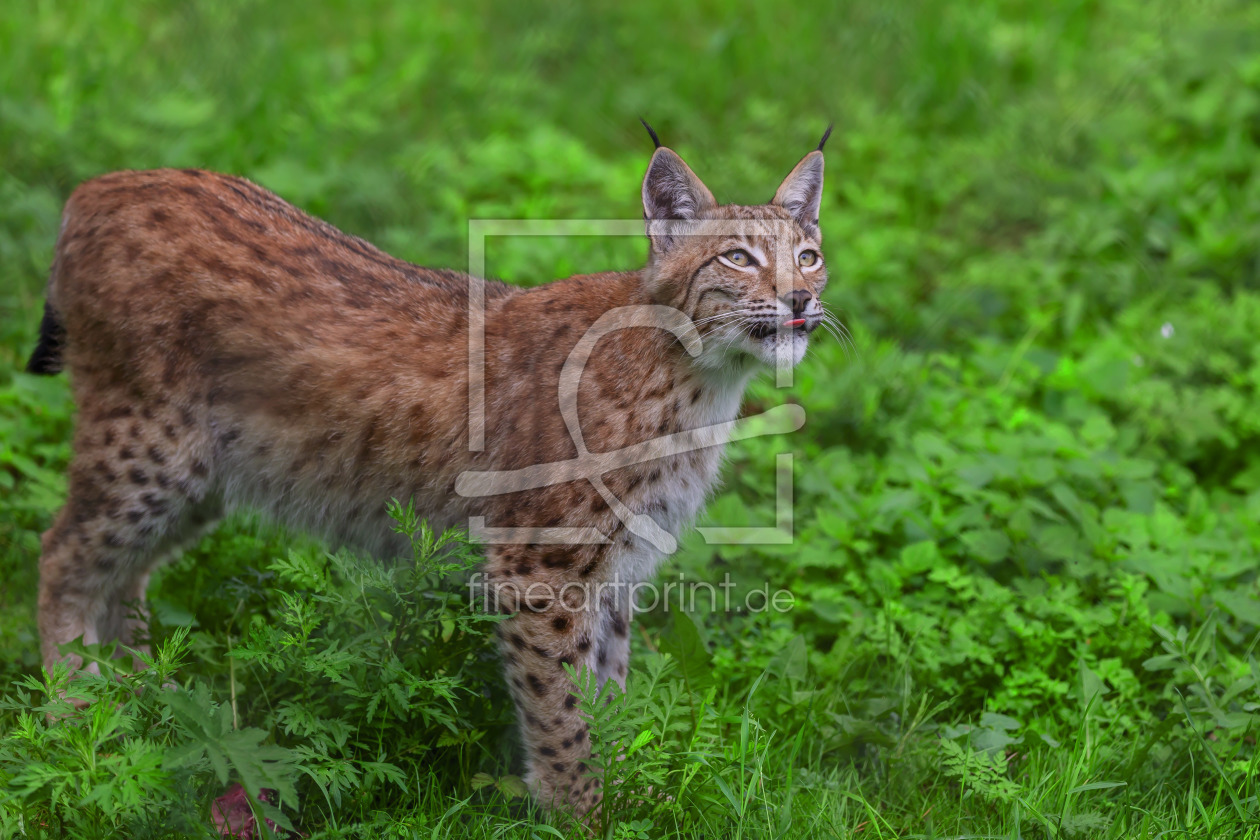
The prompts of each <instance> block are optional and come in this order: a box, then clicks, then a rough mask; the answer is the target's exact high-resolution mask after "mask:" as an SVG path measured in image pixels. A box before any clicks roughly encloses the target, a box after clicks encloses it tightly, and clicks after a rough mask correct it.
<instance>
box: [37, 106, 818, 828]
mask: <svg viewBox="0 0 1260 840" xmlns="http://www.w3.org/2000/svg"><path fill="white" fill-rule="evenodd" d="M649 131H650V129H649ZM652 136H653V139H654V140H655V139H656V137H655V134H653V135H652ZM823 141H824V142H825V141H826V135H824V137H823ZM822 184H823V155H822V143H820V144H819V147H818V150H816V151H812V152H810V153H809V154H807V155H806V156H805V157H804V158H803V159H802V160H801V161H800V163H799V164H797V166H796V167H795V169H793V170H792V172H791V173H790V174H789V175H788V176H787V178H786V179H785V180H784V181H783V183H782V185H781V186H780V187H779V188H778V191H777V192H776V193H775V195H774V198H773V200H772V201H771V202H770V203H768V204H764V205H760V206H738V205H719V204H718V203H717V202H716V201H715V200H714V198H713V195H712V194H711V193H710V192H709V190H708V189H707V188H706V187H705V186H704V184H703V183H702V182H701V181H700V180H699V178H697V177H696V176H695V174H694V173H693V172H692V171H691V169H690V168H688V166H687V165H686V164H685V163H684V162H683V160H682V159H681V158H680V157H679V156H678V155H677V154H675V153H674V152H673V151H671V150H670V149H668V148H665V147H661V146H660V144H659V141H658V143H657V149H656V152H655V153H654V154H653V156H652V159H651V163H650V164H649V166H648V170H647V174H646V176H645V178H644V181H643V190H642V193H643V213H644V217H645V219H646V225H647V234H648V239H649V254H648V260H647V264H646V266H645V267H644V268H642V269H640V270H638V271H628V272H609V273H603V274H591V275H583V276H576V277H570V278H567V279H564V280H556V281H554V282H552V283H549V284H546V285H543V286H539V287H536V288H532V289H522V288H514V287H511V286H508V285H505V284H502V283H497V282H493V281H485V280H481V279H478V278H474V277H470V276H467V275H465V274H460V273H457V272H454V271H447V270H443V269H429V268H421V267H418V266H415V265H411V264H409V263H406V262H403V261H401V260H397V259H395V258H393V257H391V256H389V255H387V254H385V253H383V252H381V251H379V250H377V249H376V248H374V247H373V246H372V245H370V244H368V243H367V242H364V241H363V240H361V239H358V238H355V237H353V236H348V235H346V234H344V233H342V232H340V231H338V230H337V229H335V228H333V227H331V226H330V225H328V224H325V223H324V222H321V221H319V220H317V219H314V218H312V217H310V216H308V215H306V214H305V213H303V212H301V211H299V210H297V209H295V208H294V207H292V206H291V205H289V204H287V203H285V202H284V201H282V200H281V199H279V198H278V197H276V196H275V195H273V194H272V193H269V192H267V191H265V190H263V189H260V188H259V187H257V186H255V185H254V184H252V183H250V182H248V181H246V180H243V179H241V178H236V177H231V176H226V175H218V174H214V173H210V172H205V171H202V170H196V169H185V170H168V169H164V170H154V171H148V172H115V173H112V174H109V175H104V176H102V177H99V178H96V179H94V180H92V181H89V182H87V183H85V184H83V185H82V186H80V187H79V188H78V189H76V190H75V192H74V193H73V195H71V197H70V199H69V201H68V202H67V203H66V207H65V211H64V215H63V219H62V226H61V233H60V236H59V238H58V241H57V248H56V255H55V259H54V262H53V266H52V272H51V279H50V282H49V285H48V300H47V305H46V309H45V315H44V321H43V324H42V327H41V337H40V343H39V346H38V348H37V349H36V351H35V353H34V355H33V356H32V358H31V360H30V364H29V369H30V370H31V371H34V372H39V373H48V374H52V373H56V372H58V371H60V370H62V369H63V368H64V369H65V370H67V371H68V372H69V375H70V381H71V384H72V387H73V391H74V395H75V399H76V401H77V404H78V408H79V417H78V424H77V428H76V431H75V436H74V458H73V461H72V463H71V466H70V476H69V497H68V499H67V500H66V504H65V507H64V508H63V509H62V510H61V512H60V514H59V515H58V516H57V518H56V520H55V522H54V523H53V525H52V527H51V528H50V529H49V530H48V531H47V532H46V533H45V534H44V536H43V545H42V549H43V550H42V556H41V557H40V586H39V630H40V635H41V639H42V650H43V657H44V662H45V664H47V665H49V666H51V665H52V664H53V663H54V662H55V661H57V660H58V659H60V658H61V657H62V654H61V652H60V649H59V646H60V645H62V644H64V643H66V642H69V641H72V640H74V639H78V638H80V637H81V638H82V639H83V641H84V642H85V643H89V644H90V643H100V642H106V641H110V640H114V639H120V640H122V641H123V642H124V643H131V642H132V639H133V636H134V635H135V631H136V630H137V628H136V626H135V623H136V622H137V621H138V620H139V619H138V618H137V613H136V612H135V611H134V609H133V610H132V611H130V612H129V608H128V607H129V605H132V606H134V605H135V604H136V603H137V602H140V603H142V602H143V597H144V591H145V584H146V582H147V580H148V576H149V573H150V572H151V570H152V569H153V568H154V566H155V564H157V563H159V562H160V561H162V560H163V559H164V558H165V557H168V556H170V555H171V554H172V553H173V552H175V551H178V550H179V548H180V547H181V546H184V545H187V544H188V543H189V542H190V541H193V540H195V539H196V538H197V536H198V535H199V534H201V533H203V532H204V531H205V530H206V529H207V528H209V527H211V526H212V525H213V524H214V523H215V522H216V521H217V520H218V519H219V518H220V517H221V516H222V515H223V514H224V513H225V512H226V511H231V510H233V509H237V508H251V509H257V510H260V511H262V512H264V513H265V514H267V515H270V516H271V517H274V518H275V519H277V520H279V521H282V522H284V523H287V524H290V525H293V526H295V527H299V528H304V529H307V530H310V531H312V532H315V533H318V534H321V535H323V536H324V537H326V538H327V539H329V540H330V541H333V542H335V543H338V544H347V545H352V546H355V547H357V548H359V549H361V550H366V551H370V552H375V553H378V554H380V555H383V556H388V555H390V554H392V553H394V552H396V551H397V549H398V548H399V546H398V545H397V544H396V543H395V542H394V540H395V539H397V538H398V537H397V535H396V534H394V533H392V531H391V529H390V528H389V523H388V521H387V517H386V510H385V508H386V505H385V503H386V501H387V500H389V499H390V498H397V499H403V500H407V499H414V500H415V503H416V507H417V509H418V510H419V511H421V512H422V514H423V515H424V516H425V517H426V518H427V519H428V520H429V521H430V522H431V523H432V524H433V525H434V526H436V527H443V526H448V525H465V524H467V522H468V517H470V516H479V517H484V518H485V522H486V523H487V524H488V525H492V526H494V527H496V528H508V529H513V528H516V529H537V528H549V529H560V528H585V529H594V530H595V531H598V533H599V534H601V535H602V538H601V539H600V540H598V541H591V542H589V543H586V544H565V543H547V542H537V541H535V542H526V541H524V540H526V539H534V540H536V539H537V537H526V538H522V541H519V542H516V543H515V544H493V545H490V546H488V547H487V557H486V564H485V570H484V571H485V576H486V579H487V580H488V581H489V582H490V585H491V586H492V587H495V586H499V587H502V588H503V590H504V591H509V590H510V591H513V592H530V593H534V592H561V591H565V588H566V586H568V585H573V584H577V585H580V586H583V587H589V586H592V585H597V584H600V583H606V582H609V581H614V580H620V581H630V582H635V581H642V580H645V579H647V578H648V577H650V576H651V575H652V574H653V571H654V569H655V568H656V565H657V563H658V562H659V561H660V559H661V557H662V555H663V553H664V552H663V551H662V549H661V542H660V541H659V540H655V541H654V540H652V539H648V538H646V537H645V536H644V529H643V528H642V527H633V526H634V522H635V521H638V522H639V523H641V524H642V523H648V524H650V525H651V526H652V527H654V528H658V529H659V531H660V532H663V533H666V534H669V535H677V534H679V533H680V532H681V530H682V529H683V528H685V527H686V526H687V524H688V523H689V522H690V521H691V520H692V519H693V518H694V517H695V515H696V513H697V512H698V510H699V509H700V507H701V505H702V504H703V502H704V499H705V497H706V494H707V493H708V492H709V490H710V489H711V487H712V486H713V483H714V481H715V478H716V476H717V471H718V466H719V460H720V457H721V449H722V446H721V441H720V440H717V441H714V440H710V441H708V442H707V445H704V446H699V447H695V448H692V449H690V451H682V452H671V453H664V452H663V453H662V454H661V456H660V457H656V458H651V459H648V460H644V461H640V462H637V463H632V464H628V465H625V466H619V467H617V468H615V469H613V470H611V471H609V472H607V473H605V474H603V475H601V476H599V481H592V480H587V479H585V478H583V479H578V480H572V479H569V480H564V477H563V476H561V477H559V478H557V480H556V481H553V482H542V483H541V484H542V485H543V486H531V487H530V488H528V489H521V490H515V491H511V492H497V493H494V494H486V495H475V496H473V495H461V494H460V493H459V492H457V489H456V484H457V481H458V479H459V476H460V475H461V474H464V473H468V472H470V471H510V470H520V469H523V468H526V467H530V466H532V465H540V464H554V463H558V462H565V461H569V460H572V459H574V458H575V457H576V456H577V455H578V454H579V452H578V449H577V444H576V443H575V437H580V439H581V440H582V441H583V442H584V446H585V447H586V448H587V449H589V451H590V452H592V453H602V452H610V451H613V450H619V449H624V448H626V447H631V446H635V445H637V444H642V443H644V442H647V441H653V440H659V439H661V438H665V437H668V436H671V435H677V434H679V433H685V432H688V431H690V430H696V429H703V428H708V427H712V426H714V425H717V424H722V423H725V422H728V421H731V420H733V419H734V418H735V417H736V415H737V413H738V410H739V406H740V401H741V399H742V395H743V392H744V388H745V386H746V384H747V382H748V380H749V378H750V377H751V376H752V375H753V374H754V373H755V372H757V371H758V370H763V369H765V368H766V366H774V365H776V364H778V365H793V364H796V363H797V362H799V360H800V359H801V357H802V356H803V355H804V352H805V349H806V346H807V344H808V341H809V336H810V333H811V332H813V331H814V330H815V329H816V328H817V327H818V326H819V325H820V324H821V323H822V322H823V319H824V317H826V313H825V312H824V310H823V308H822V304H821V302H820V300H819V295H820V294H821V293H822V291H823V288H824V286H825V285H826V282H827V270H826V267H825V265H824V262H823V258H822V254H821V247H820V245H821V235H820V232H819V228H818V209H819V203H820V199H821V192H822ZM473 290H476V291H477V292H478V295H477V297H479V298H484V304H485V306H484V321H483V323H484V342H483V346H484V365H483V366H482V368H481V369H482V370H483V371H484V373H483V374H478V381H477V383H476V386H477V387H478V389H479V390H480V391H481V392H483V393H484V426H483V430H482V431H483V432H484V445H481V446H473V445H471V444H472V443H473V441H471V440H470V431H469V430H470V423H469V400H470V365H469V354H470V350H469V347H470V343H469V329H470V310H469V298H470V293H471V292H472V291H473ZM631 307H648V308H654V309H652V310H651V311H659V310H660V308H661V307H669V308H670V309H671V310H672V311H675V312H677V313H681V315H682V316H685V319H686V321H687V323H688V326H689V329H692V328H693V329H694V335H693V338H695V337H698V339H699V341H698V342H696V341H692V342H684V341H680V340H679V338H678V336H677V335H675V334H674V333H673V332H671V331H670V330H668V329H660V328H655V327H653V326H650V325H648V326H643V325H640V326H634V327H630V328H626V329H619V330H615V331H611V332H608V333H607V334H606V335H603V336H602V337H600V338H599V339H598V341H596V342H595V343H594V344H593V345H592V346H591V348H590V351H589V357H588V358H587V359H586V362H585V367H584V370H583V371H582V372H581V376H580V380H579V381H578V382H576V383H575V384H574V386H573V387H574V390H575V393H576V403H577V406H578V407H580V412H579V414H580V424H579V425H580V430H579V431H580V436H575V435H574V434H571V430H570V429H569V428H568V427H567V426H566V422H565V417H564V416H562V407H561V405H560V402H561V400H558V399H557V394H558V393H559V392H560V391H561V390H562V388H563V383H562V381H561V378H562V370H563V369H564V367H565V363H566V360H567V359H569V357H570V354H571V353H572V351H573V350H574V348H575V347H577V346H578V345H579V342H581V341H582V340H583V336H584V334H585V333H586V331H587V330H588V328H590V327H591V326H592V325H594V324H595V323H596V322H597V321H599V320H600V318H601V317H602V316H604V315H605V314H606V313H609V312H611V311H613V310H618V309H622V308H631ZM478 323H481V322H480V320H479V322H478ZM536 484H537V482H536ZM627 514H629V515H627ZM627 521H629V522H630V523H631V524H630V525H629V526H628V525H627ZM522 533H524V532H522ZM531 533H535V534H536V533H537V532H536V531H535V532H531ZM618 591H619V590H617V589H615V588H614V589H609V590H606V591H605V594H603V595H601V596H600V597H599V598H597V599H596V600H595V601H594V602H593V603H591V604H588V605H587V608H585V609H581V610H574V609H571V608H569V607H570V605H566V604H565V603H562V602H561V600H560V599H558V598H550V597H545V596H540V597H537V598H535V597H533V596H530V598H529V603H524V600H525V599H516V601H515V602H514V603H508V604H506V605H505V606H504V608H505V609H506V610H510V611H511V612H512V615H511V617H510V618H507V619H506V620H505V621H504V622H503V623H502V624H500V625H499V628H500V637H501V646H502V653H503V660H504V667H505V671H506V677H507V681H508V683H509V685H510V687H511V692H512V695H513V697H514V699H515V702H516V705H517V710H518V715H519V721H520V726H521V728H522V733H523V740H524V743H525V745H526V748H527V750H528V758H527V761H528V779H529V783H530V786H531V789H532V790H533V792H534V795H535V796H536V797H537V798H538V799H539V801H541V802H542V803H544V804H545V805H548V806H554V807H562V808H567V809H569V810H572V811H574V812H576V813H579V814H585V813H588V812H590V811H591V810H592V809H595V808H597V807H598V805H599V802H600V799H601V795H602V794H601V791H600V790H599V786H598V784H597V783H596V782H595V781H594V780H593V779H592V778H591V777H589V776H588V775H587V774H586V773H585V770H586V763H585V760H586V759H587V758H589V756H590V746H589V737H588V730H587V726H586V724H584V723H583V721H582V719H581V717H580V715H579V714H578V710H577V708H576V698H575V695H574V693H573V690H574V687H573V685H572V682H571V681H570V678H569V677H568V676H567V674H566V672H565V669H564V666H565V665H566V664H568V665H570V666H572V667H574V668H576V669H578V670H579V671H580V670H583V669H589V670H590V671H593V672H594V674H595V675H596V677H597V679H598V680H599V681H600V682H601V683H602V682H603V681H605V680H608V679H612V680H615V681H617V682H619V683H624V679H625V676H626V669H627V660H628V657H629V650H630V641H629V619H630V615H631V609H630V606H631V605H630V604H629V602H628V599H627V598H625V597H618V596H617V595H616V594H615V593H616V592H618ZM608 593H612V594H608ZM75 664H78V663H75Z"/></svg>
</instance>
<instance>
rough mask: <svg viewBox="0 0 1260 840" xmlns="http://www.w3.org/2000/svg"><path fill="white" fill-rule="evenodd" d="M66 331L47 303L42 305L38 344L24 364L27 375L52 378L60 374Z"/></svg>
mask: <svg viewBox="0 0 1260 840" xmlns="http://www.w3.org/2000/svg"><path fill="white" fill-rule="evenodd" d="M65 340H66V330H65V327H63V326H62V324H61V321H60V319H58V318H57V313H55V312H53V309H52V307H51V306H49V305H48V303H45V304H44V320H43V321H41V322H40V324H39V343H38V344H37V345H35V352H34V353H32V354H31V358H30V360H29V361H28V362H27V363H26V372H27V373H38V374H43V375H44V376H52V375H53V374H54V373H61V350H62V347H63V346H64V345H65Z"/></svg>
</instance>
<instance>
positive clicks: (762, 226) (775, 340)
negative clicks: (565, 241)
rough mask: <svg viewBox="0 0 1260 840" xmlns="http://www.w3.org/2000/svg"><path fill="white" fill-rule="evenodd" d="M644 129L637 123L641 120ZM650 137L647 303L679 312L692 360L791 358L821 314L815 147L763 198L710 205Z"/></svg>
mask: <svg viewBox="0 0 1260 840" xmlns="http://www.w3.org/2000/svg"><path fill="white" fill-rule="evenodd" d="M644 126H645V127H647V123H644ZM648 132H649V133H650V134H651V135H652V139H653V141H655V142H656V145H657V148H656V152H655V153H654V154H653V155H652V162H651V163H650V164H649V165H648V170H647V175H646V176H645V177H644V179H643V216H644V218H645V219H646V221H647V235H648V239H649V241H650V243H651V249H650V254H649V257H648V265H647V268H646V270H645V272H644V281H645V283H646V285H647V291H648V294H649V295H650V296H651V298H652V299H653V302H655V303H661V304H665V305H668V306H672V307H674V308H676V309H678V310H681V311H682V312H683V314H685V315H687V316H688V317H689V318H691V319H692V321H693V323H694V324H695V325H696V329H697V330H698V331H699V333H700V335H701V337H702V338H703V341H704V352H703V353H702V355H701V356H700V361H701V363H702V364H705V365H709V366H727V365H730V364H736V365H741V366H742V365H743V364H744V363H745V362H747V361H748V360H749V359H750V358H751V359H755V360H758V361H760V362H763V363H765V364H770V365H778V366H785V365H786V366H791V365H795V364H796V363H798V362H799V361H800V360H801V359H802V358H803V357H804V355H805V350H806V348H807V347H808V346H809V335H810V333H812V332H813V331H814V330H815V329H817V328H818V326H819V325H820V324H822V323H823V319H824V318H825V317H827V316H826V313H825V312H824V311H823V307H822V302H821V301H820V300H819V295H821V294H822V291H823V288H824V287H826V285H827V268H826V265H825V264H824V263H823V256H822V234H821V233H820V231H819V229H818V207H819V203H820V202H821V200H822V185H823V153H822V148H823V145H824V144H825V143H826V142H827V137H828V136H829V135H830V134H831V129H830V128H828V129H827V133H826V134H824V135H823V138H822V141H821V142H820V143H819V144H818V148H817V149H816V150H814V151H812V152H810V153H809V154H807V155H805V157H804V158H802V159H801V162H800V163H798V164H797V165H796V168H795V169H793V170H792V171H791V172H790V173H789V174H788V176H787V178H785V179H784V181H783V183H782V184H780V185H779V189H778V191H777V192H775V194H774V198H773V199H771V201H770V202H769V203H768V204H761V205H757V206H741V205H736V204H718V203H717V201H715V200H714V198H713V193H711V192H709V189H708V187H706V186H705V185H704V183H703V182H702V181H701V180H700V179H699V178H698V177H696V174H695V173H694V172H692V171H691V168H690V167H688V166H687V164H686V163H684V162H683V159H682V158H681V157H679V156H678V154H677V153H675V152H674V151H673V150H672V149H669V148H666V147H664V146H661V145H660V141H659V140H657V137H656V133H655V132H653V131H652V129H651V128H650V127H648Z"/></svg>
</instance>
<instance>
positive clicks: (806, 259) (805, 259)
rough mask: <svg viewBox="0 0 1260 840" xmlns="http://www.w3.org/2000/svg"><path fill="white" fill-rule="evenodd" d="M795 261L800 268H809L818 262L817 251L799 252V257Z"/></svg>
mask: <svg viewBox="0 0 1260 840" xmlns="http://www.w3.org/2000/svg"><path fill="white" fill-rule="evenodd" d="M796 261H797V262H798V263H800V264H801V265H802V266H804V267H805V268H809V267H810V266H811V265H813V264H815V263H816V262H818V252H817V251H801V255H800V256H799V257H797V258H796Z"/></svg>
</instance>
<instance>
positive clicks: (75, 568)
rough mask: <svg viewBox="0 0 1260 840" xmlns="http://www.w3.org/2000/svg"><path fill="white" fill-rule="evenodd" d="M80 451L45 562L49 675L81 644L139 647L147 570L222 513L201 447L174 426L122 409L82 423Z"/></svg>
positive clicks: (47, 539) (42, 596) (48, 536)
mask: <svg viewBox="0 0 1260 840" xmlns="http://www.w3.org/2000/svg"><path fill="white" fill-rule="evenodd" d="M146 413H148V414H150V415H152V414H153V412H152V411H148V412H146ZM189 425H190V426H191V423H190V424H189ZM75 444H76V445H75V449H76V456H75V459H74V461H73V463H72V464H71V468H70V482H69V488H70V492H69V497H68V499H67V501H66V505H65V507H64V508H63V509H62V510H61V512H60V514H58V516H57V518H56V520H55V522H54V524H53V526H52V528H50V529H49V530H48V531H47V532H46V533H45V534H44V535H43V540H42V553H41V556H40V561H39V570H40V580H39V631H40V640H41V651H42V654H43V659H44V665H45V667H47V668H51V667H52V665H53V664H54V663H55V662H57V661H58V660H59V659H61V658H62V656H61V653H60V651H59V646H60V645H63V644H65V643H66V642H70V641H73V640H74V639H78V638H82V639H83V641H84V642H85V643H88V644H94V643H103V642H109V641H112V640H115V639H118V640H121V641H122V642H123V643H124V644H128V645H134V644H135V642H136V641H137V631H138V630H142V629H143V627H144V613H143V598H144V589H145V585H146V583H147V582H148V577H149V573H150V571H152V569H153V567H154V565H156V563H157V562H159V561H160V560H161V559H162V558H163V556H164V555H166V554H169V553H170V552H171V551H172V550H173V549H176V548H178V547H179V546H180V545H181V544H183V543H185V542H186V541H187V540H189V539H190V538H191V537H193V536H195V535H196V534H197V533H199V532H200V531H203V530H204V529H205V528H206V527H207V526H208V525H209V524H212V523H213V521H214V520H215V519H217V517H218V514H219V511H218V509H217V505H215V504H214V503H213V502H211V501H209V500H207V498H206V486H207V481H206V477H207V475H208V467H207V466H206V465H205V462H204V461H202V460H200V459H199V457H198V453H197V449H198V447H196V446H195V445H193V443H192V441H190V440H189V439H188V436H184V437H182V438H181V436H180V435H179V434H178V429H177V428H176V426H175V425H172V424H171V423H167V422H164V421H161V420H158V421H157V422H152V421H147V422H146V421H145V420H143V419H141V418H140V417H139V416H134V417H133V415H132V412H131V410H130V409H122V408H120V409H115V410H114V411H113V412H112V413H109V414H107V415H105V416H104V418H103V419H102V418H101V417H95V418H94V417H84V418H82V419H81V420H80V430H79V432H78V433H77V434H76V441H75ZM71 664H72V665H73V666H74V667H78V666H79V665H80V664H81V663H80V662H78V661H74V660H73V659H72V660H71Z"/></svg>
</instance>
